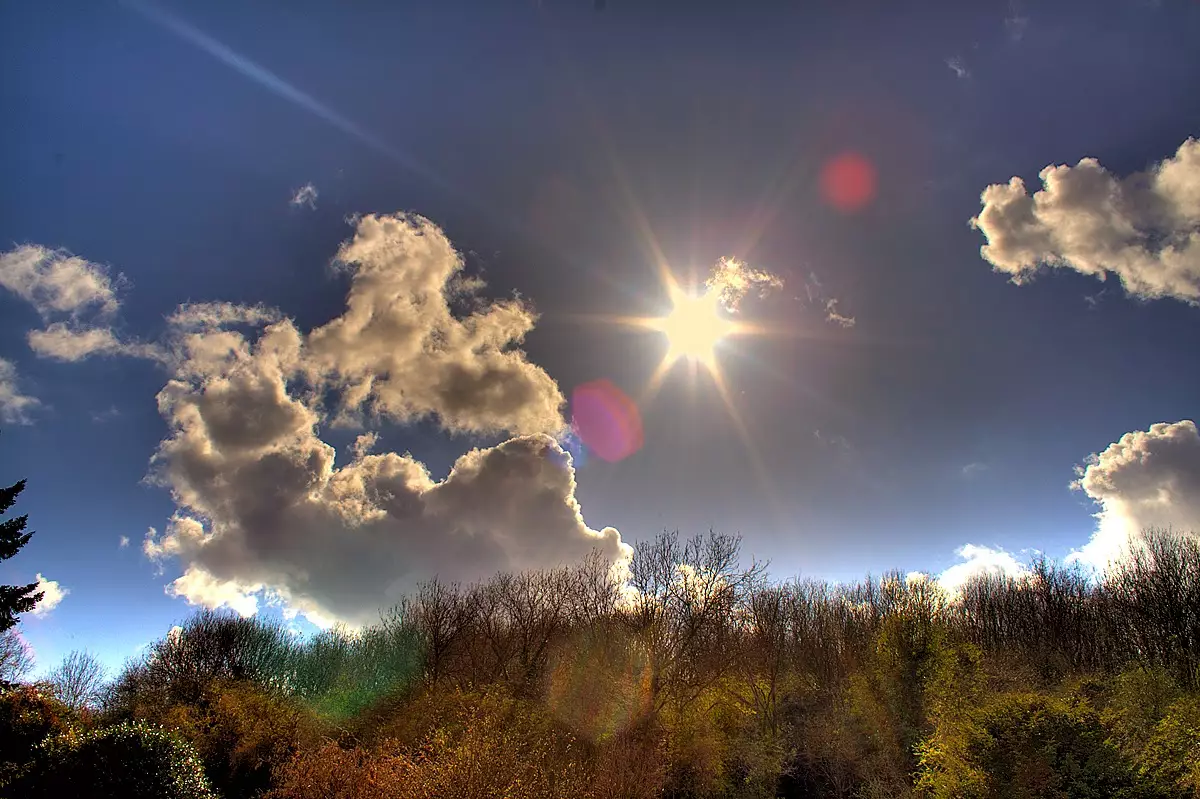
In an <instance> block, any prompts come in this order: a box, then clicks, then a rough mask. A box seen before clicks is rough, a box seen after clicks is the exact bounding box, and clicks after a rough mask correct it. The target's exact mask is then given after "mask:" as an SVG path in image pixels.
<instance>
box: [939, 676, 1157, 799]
mask: <svg viewBox="0 0 1200 799" xmlns="http://www.w3.org/2000/svg"><path fill="white" fill-rule="evenodd" d="M939 732H940V731H939ZM918 752H919V760H920V765H921V771H920V772H919V775H918V780H917V786H918V789H919V790H920V791H922V792H923V794H924V795H926V796H930V797H937V799H993V798H995V799H1000V798H1001V797H1014V799H1015V798H1016V797H1025V796H1031V797H1032V796H1036V797H1044V798H1045V799H1076V797H1078V798H1079V799H1089V798H1090V797H1095V798H1096V799H1107V798H1108V797H1114V798H1124V799H1134V798H1135V797H1147V798H1148V797H1156V796H1162V795H1163V794H1162V793H1161V792H1158V791H1155V790H1154V789H1153V788H1152V787H1151V786H1150V785H1149V783H1148V782H1147V781H1145V780H1144V779H1142V778H1141V776H1140V775H1139V774H1138V772H1137V770H1136V769H1135V767H1134V765H1133V764H1132V763H1131V762H1130V760H1129V759H1127V758H1126V757H1125V756H1124V755H1123V754H1122V753H1121V752H1120V750H1119V749H1118V748H1117V746H1116V745H1115V744H1114V743H1113V742H1112V741H1111V740H1109V735H1108V732H1107V730H1105V729H1104V727H1103V726H1102V725H1101V723H1100V717H1099V716H1098V714H1097V713H1096V712H1095V711H1094V710H1092V709H1091V707H1090V706H1088V705H1087V704H1086V703H1082V702H1076V703H1071V702H1067V701H1064V700H1059V699H1054V698H1052V697H1047V696H1040V695H1034V694H1008V695H1005V696H1002V697H999V698H998V699H996V700H994V701H992V702H991V703H990V704H989V705H988V706H987V707H985V708H984V709H983V710H982V711H980V712H979V713H978V714H977V715H976V716H975V717H974V718H973V719H971V720H970V721H969V722H967V723H959V724H957V725H956V726H955V729H954V730H953V731H952V733H951V734H940V735H939V734H935V735H934V736H932V737H931V738H929V739H927V740H926V741H925V742H924V743H923V744H922V745H921V746H919V747H918Z"/></svg>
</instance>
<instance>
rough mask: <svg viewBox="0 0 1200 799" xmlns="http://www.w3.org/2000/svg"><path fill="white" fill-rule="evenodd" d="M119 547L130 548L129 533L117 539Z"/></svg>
mask: <svg viewBox="0 0 1200 799" xmlns="http://www.w3.org/2000/svg"><path fill="white" fill-rule="evenodd" d="M117 547H118V548H119V549H126V548H128V547H129V536H127V535H123V536H121V537H120V538H119V539H118V540H117Z"/></svg>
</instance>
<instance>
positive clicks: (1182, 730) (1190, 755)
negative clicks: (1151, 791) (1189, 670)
mask: <svg viewBox="0 0 1200 799" xmlns="http://www.w3.org/2000/svg"><path fill="white" fill-rule="evenodd" d="M1141 766H1142V771H1143V773H1145V774H1147V775H1148V776H1150V777H1152V778H1153V779H1154V780H1155V783H1156V784H1158V785H1161V786H1162V787H1163V788H1164V789H1166V790H1171V791H1176V792H1178V794H1179V795H1180V796H1200V697H1198V696H1189V697H1187V698H1185V699H1180V700H1179V701H1177V702H1175V703H1174V704H1173V705H1171V707H1170V708H1168V709H1167V712H1166V715H1165V716H1164V717H1163V719H1162V720H1161V721H1159V722H1158V724H1157V725H1156V726H1155V728H1154V732H1153V733H1152V734H1151V736H1150V740H1149V741H1148V742H1147V744H1146V748H1145V750H1144V751H1143V753H1142V764H1141Z"/></svg>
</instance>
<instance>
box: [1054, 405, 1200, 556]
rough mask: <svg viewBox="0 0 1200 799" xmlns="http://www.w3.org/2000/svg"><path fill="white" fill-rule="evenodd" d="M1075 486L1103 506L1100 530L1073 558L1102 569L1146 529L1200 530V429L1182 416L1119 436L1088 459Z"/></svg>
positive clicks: (1100, 514)
mask: <svg viewBox="0 0 1200 799" xmlns="http://www.w3.org/2000/svg"><path fill="white" fill-rule="evenodd" d="M1073 487H1075V488H1077V489H1079V490H1080V491H1083V492H1084V493H1085V494H1086V495H1087V496H1088V497H1089V498H1090V499H1091V500H1092V501H1094V502H1095V503H1097V505H1099V507H1100V510H1099V511H1098V512H1097V513H1096V521H1097V525H1096V531H1095V532H1094V533H1093V535H1092V538H1091V540H1090V541H1089V542H1088V543H1087V544H1086V545H1085V546H1083V547H1081V548H1080V549H1079V550H1078V551H1076V552H1075V553H1074V554H1073V555H1072V559H1073V560H1079V561H1081V562H1083V563H1086V564H1089V565H1092V566H1095V567H1098V568H1104V567H1105V566H1107V565H1108V564H1109V563H1110V562H1111V561H1113V560H1119V559H1121V558H1122V557H1124V555H1126V554H1127V553H1128V551H1129V547H1130V546H1131V545H1136V544H1137V543H1138V541H1139V540H1140V536H1141V533H1142V531H1143V530H1145V529H1147V528H1152V527H1153V528H1163V529H1166V528H1170V529H1172V530H1174V531H1175V532H1176V533H1177V534H1180V535H1191V534H1194V533H1196V532H1200V433H1198V432H1197V429H1196V423H1195V422H1193V421H1191V420H1184V421H1180V422H1175V423H1171V424H1168V423H1165V422H1164V423H1159V424H1154V425H1151V426H1150V428H1149V429H1148V430H1135V431H1133V432H1130V433H1126V434H1125V435H1123V436H1121V438H1120V439H1118V440H1117V441H1116V442H1114V443H1112V444H1110V445H1109V446H1108V447H1107V448H1106V449H1105V450H1104V451H1103V452H1100V453H1099V454H1095V455H1092V456H1091V457H1089V458H1088V459H1087V461H1086V463H1085V465H1084V466H1082V467H1080V469H1079V479H1078V480H1077V481H1076V482H1075V483H1074V484H1073Z"/></svg>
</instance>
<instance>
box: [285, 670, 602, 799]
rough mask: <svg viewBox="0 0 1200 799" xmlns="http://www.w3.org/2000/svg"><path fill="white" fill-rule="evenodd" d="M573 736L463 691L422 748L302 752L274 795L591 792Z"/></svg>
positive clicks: (508, 797) (497, 699)
mask: <svg viewBox="0 0 1200 799" xmlns="http://www.w3.org/2000/svg"><path fill="white" fill-rule="evenodd" d="M576 755H577V750H576V747H575V745H574V742H573V741H572V740H571V738H570V736H569V735H566V734H565V733H562V732H561V731H559V730H557V729H555V728H553V727H552V725H551V723H550V722H549V720H548V719H547V718H546V716H545V714H543V713H541V712H539V711H538V710H536V709H534V708H532V707H529V706H527V705H525V704H523V703H520V702H517V701H515V700H512V699H510V698H507V697H504V696H480V695H474V694H460V695H459V697H458V709H457V712H456V713H455V714H453V716H452V717H451V718H450V719H449V720H448V721H447V722H445V723H443V724H442V725H440V726H438V727H437V728H436V729H434V730H433V731H432V733H430V734H429V735H428V736H427V737H426V739H425V740H424V742H423V743H422V744H421V745H420V746H418V747H416V748H415V749H406V748H404V747H401V746H400V745H399V744H397V743H395V742H391V741H385V742H384V743H383V744H381V745H380V746H379V747H374V748H365V747H355V748H353V749H342V748H340V747H338V746H336V745H334V744H332V743H329V744H326V745H325V746H323V747H321V748H319V749H316V750H309V751H305V752H301V753H299V754H297V755H296V756H295V757H294V758H292V760H291V761H290V762H289V763H288V764H287V765H286V766H284V767H283V768H282V769H280V770H279V771H278V774H277V777H276V788H275V789H274V790H273V791H272V792H271V793H270V794H269V796H270V797H272V799H318V797H327V796H337V797H339V798H340V799H377V798H378V799H383V797H388V799H392V798H393V797H394V798H395V799H410V798H411V799H418V798H419V799H441V798H442V797H447V798H448V797H466V796H469V797H472V798H473V799H474V798H475V797H478V799H502V798H503V799H559V798H560V797H562V798H563V799H565V798H566V797H572V799H574V797H580V796H585V795H586V782H585V780H584V775H583V770H582V768H581V767H580V765H579V763H578V760H577V756H576Z"/></svg>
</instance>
